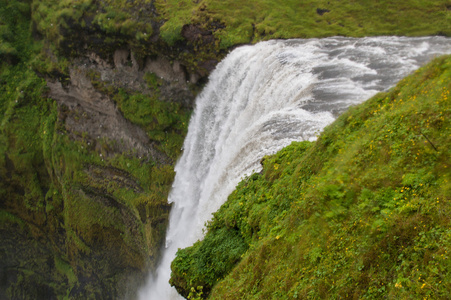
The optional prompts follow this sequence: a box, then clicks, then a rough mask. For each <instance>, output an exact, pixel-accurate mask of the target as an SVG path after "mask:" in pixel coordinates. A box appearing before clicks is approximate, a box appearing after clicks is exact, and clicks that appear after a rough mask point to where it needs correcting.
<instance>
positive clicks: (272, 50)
mask: <svg viewBox="0 0 451 300" xmlns="http://www.w3.org/2000/svg"><path fill="white" fill-rule="evenodd" d="M443 53H451V40H450V39H446V38H442V37H425V38H405V37H401V38H400V37H377V38H362V39H353V38H337V37H335V38H326V39H310V40H288V41H268V42H262V43H259V44H256V45H253V46H242V47H239V48H237V49H235V50H234V51H232V52H231V53H230V54H229V55H228V56H227V57H226V58H225V59H224V60H223V61H222V62H221V63H220V64H218V66H217V68H216V69H215V71H213V73H212V74H211V76H210V78H209V83H208V84H207V86H206V87H205V89H204V90H203V91H202V93H201V94H200V95H199V96H198V97H197V99H196V107H195V110H194V113H193V116H192V117H191V121H190V124H189V128H188V135H187V137H186V139H185V142H184V146H183V147H184V152H183V155H182V157H181V158H180V160H179V161H178V163H177V165H176V167H175V171H176V177H175V180H174V183H173V188H172V191H171V193H170V195H169V199H168V201H169V202H170V203H173V207H172V211H171V215H170V220H169V228H168V231H167V236H166V249H165V251H164V253H163V257H162V261H161V262H160V265H159V267H158V269H157V272H156V274H155V275H154V276H150V279H149V282H148V284H147V286H146V287H145V288H144V289H143V290H141V291H140V299H155V300H156V299H158V300H160V299H179V298H181V297H180V296H179V295H178V294H177V293H176V291H175V290H174V289H173V288H171V287H170V286H169V283H168V280H169V277H170V272H171V270H170V264H171V261H172V260H173V259H174V257H175V253H176V251H177V249H178V248H184V247H187V246H190V245H192V244H193V243H194V242H195V241H197V240H198V239H201V238H202V236H203V234H202V229H203V227H204V224H205V222H207V221H208V220H209V219H210V218H211V214H212V213H213V212H215V211H216V210H218V209H219V207H220V206H221V205H222V204H223V203H224V202H225V201H226V200H227V196H228V195H229V194H230V193H231V192H232V191H233V189H234V188H235V186H236V185H237V184H238V182H239V181H240V179H241V178H243V177H244V176H246V175H250V174H251V173H252V172H258V171H260V169H261V165H260V160H261V158H262V157H263V156H265V155H268V154H273V153H275V152H277V151H278V150H280V149H281V148H283V147H284V146H286V145H288V144H289V143H291V142H292V141H299V140H314V139H315V138H316V135H317V134H318V133H319V132H320V131H321V130H322V129H323V128H324V127H325V126H326V125H328V124H330V123H331V122H332V121H333V120H334V119H335V116H336V115H337V114H339V113H341V112H342V111H344V110H345V109H346V108H348V107H349V106H350V105H354V104H358V103H360V102H362V101H364V100H366V99H368V98H369V97H371V96H373V95H374V94H375V93H377V92H378V91H383V90H386V89H388V88H390V87H391V86H393V85H394V84H395V83H396V82H397V81H398V80H400V79H401V78H402V77H404V76H406V75H407V74H408V73H410V72H412V71H413V70H415V69H416V68H418V67H419V66H420V65H421V64H423V63H425V62H426V61H428V60H430V58H431V57H433V56H434V55H438V54H443Z"/></svg>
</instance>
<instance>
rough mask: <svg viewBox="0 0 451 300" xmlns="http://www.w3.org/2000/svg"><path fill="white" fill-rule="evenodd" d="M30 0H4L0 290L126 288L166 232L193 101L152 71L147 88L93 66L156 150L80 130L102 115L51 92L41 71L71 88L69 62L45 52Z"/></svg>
mask: <svg viewBox="0 0 451 300" xmlns="http://www.w3.org/2000/svg"><path fill="white" fill-rule="evenodd" d="M30 2H31V1H28V2H27V1H24V2H21V1H3V0H2V1H0V298H2V299H56V298H58V299H63V298H70V299H113V298H124V297H125V298H132V297H133V295H134V294H135V293H136V292H137V290H138V286H139V284H140V283H141V282H142V280H143V278H144V277H145V276H146V275H147V272H148V269H149V268H151V267H152V266H153V265H154V264H155V263H156V261H157V259H158V256H159V250H160V247H161V245H162V242H163V241H164V233H165V229H166V223H167V216H168V213H169V209H170V206H169V205H168V204H167V195H168V192H169V188H170V185H171V183H172V179H173V176H174V172H173V167H172V163H173V161H175V159H176V158H177V156H178V155H179V153H180V148H181V145H182V142H183V136H184V134H185V132H186V127H187V125H186V124H187V121H188V117H189V109H188V107H182V106H181V105H180V104H179V103H168V102H164V101H161V100H160V99H159V95H160V92H159V90H158V88H159V86H157V85H156V84H155V82H152V80H149V82H148V84H147V86H146V87H145V88H146V90H147V94H145V95H144V94H142V93H141V92H140V91H133V90H130V89H128V90H125V89H119V88H118V87H115V86H111V85H107V84H106V83H102V82H101V81H100V80H99V79H98V78H94V77H93V78H92V81H93V85H95V86H96V87H97V90H96V93H99V95H102V97H103V98H102V99H104V98H107V97H110V95H109V94H113V93H114V94H116V95H117V96H116V99H115V100H116V101H117V102H118V103H119V106H120V108H121V107H122V106H124V108H123V109H122V110H123V112H122V113H123V114H124V115H126V116H127V117H129V119H130V120H131V121H132V122H133V123H135V125H132V124H130V122H129V123H127V122H128V121H124V122H123V123H121V124H119V125H124V126H125V125H127V126H129V127H131V128H135V127H137V126H141V127H142V130H144V136H145V135H146V134H147V138H148V139H149V144H151V145H150V146H149V145H145V146H146V147H150V148H151V146H152V147H153V148H151V149H153V152H152V153H151V155H149V154H147V155H146V153H145V152H144V151H141V152H142V153H141V152H139V151H138V150H135V149H133V147H131V146H130V143H128V144H127V142H123V141H121V140H118V139H112V138H109V136H107V135H102V136H100V135H99V136H94V135H93V133H92V132H87V131H84V130H77V129H80V128H89V127H96V128H98V127H99V126H102V124H100V123H99V122H98V120H95V119H94V120H92V119H93V118H92V117H91V119H90V118H89V113H90V112H89V111H87V110H84V111H83V110H82V109H81V108H80V105H78V106H75V108H73V107H69V104H66V103H61V102H58V101H56V100H55V99H51V98H49V92H50V91H49V88H48V81H50V80H61V81H63V84H65V88H66V89H68V88H69V85H70V84H71V81H70V80H71V78H69V74H67V73H64V72H68V71H67V70H68V69H69V67H72V68H74V67H73V66H70V64H69V63H68V62H67V60H65V59H64V57H60V58H58V59H56V58H55V57H45V56H43V53H44V52H45V50H43V49H45V46H43V44H44V42H43V41H39V40H34V39H33V37H32V30H30V29H31V27H32V24H31V22H30V20H31V14H32V13H33V12H32V4H31V3H30ZM75 68H76V67H75ZM75 71H80V69H76V70H75ZM44 76H45V77H44ZM148 76H150V77H152V76H151V74H150V75H148ZM46 79H47V80H46ZM101 84H102V85H101ZM119 90H120V92H119ZM111 103H114V102H113V101H111ZM97 104H98V103H97ZM111 106H114V105H113V104H111ZM131 109H136V110H138V111H139V113H136V114H134V115H131ZM107 113H108V112H105V114H107ZM101 114H102V112H100V113H97V114H92V116H100V115H101ZM117 115H118V116H120V115H121V113H119V112H118V113H117ZM69 121H70V122H73V123H74V124H75V125H74V124H72V125H70V124H68V123H69ZM83 124H87V125H83ZM119 125H118V126H119ZM133 126H135V127H133ZM120 129H121V128H117V130H120ZM109 135H110V136H111V133H109ZM132 138H133V137H132ZM155 153H157V154H158V155H157V154H155Z"/></svg>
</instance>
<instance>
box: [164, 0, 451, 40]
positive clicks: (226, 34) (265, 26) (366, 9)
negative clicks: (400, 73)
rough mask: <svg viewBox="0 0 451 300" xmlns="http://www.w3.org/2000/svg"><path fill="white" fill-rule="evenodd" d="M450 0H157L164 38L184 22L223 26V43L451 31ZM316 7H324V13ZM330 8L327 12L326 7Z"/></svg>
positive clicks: (219, 34)
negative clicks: (220, 24)
mask: <svg viewBox="0 0 451 300" xmlns="http://www.w3.org/2000/svg"><path fill="white" fill-rule="evenodd" d="M449 5H450V3H449V1H446V0H438V1H402V2H401V1H397V2H393V1H377V2H374V1H350V0H348V1H344V2H343V1H341V2H337V1H335V2H334V1H325V0H324V1H323V0H313V1H312V0H309V1H302V2H300V1H294V0H288V1H274V0H266V1H244V2H243V1H238V0H227V1H213V0H204V1H198V2H195V1H176V0H157V1H156V7H157V8H158V9H159V11H161V12H162V17H163V18H164V19H166V20H167V22H166V23H165V24H164V25H163V27H162V28H161V34H160V35H161V37H162V38H163V39H164V40H165V41H166V42H168V43H170V44H171V43H174V42H175V41H177V40H180V39H181V36H180V33H181V29H182V27H183V25H185V24H200V26H202V27H207V28H208V27H212V26H213V23H222V24H223V25H224V28H221V29H218V30H216V31H215V32H214V34H215V36H216V37H217V38H218V40H219V42H220V46H221V48H227V47H230V46H233V45H236V44H242V43H249V42H256V41H260V40H268V39H274V38H294V37H298V38H312V37H326V36H334V35H344V36H355V37H361V36H371V35H414V36H417V35H431V34H445V35H450V34H451V31H450V29H449V23H450V20H451V19H450V18H451V12H450V11H449V9H447V6H449ZM317 9H320V10H323V11H325V12H324V13H323V14H322V15H321V14H319V13H317ZM326 10H327V11H326Z"/></svg>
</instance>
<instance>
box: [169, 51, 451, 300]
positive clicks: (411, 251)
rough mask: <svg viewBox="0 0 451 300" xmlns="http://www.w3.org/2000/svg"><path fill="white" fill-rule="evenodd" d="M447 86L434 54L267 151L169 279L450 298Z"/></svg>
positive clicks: (222, 295) (290, 292)
mask: <svg viewBox="0 0 451 300" xmlns="http://www.w3.org/2000/svg"><path fill="white" fill-rule="evenodd" d="M450 91H451V56H447V57H442V58H438V59H435V60H434V61H433V62H431V63H430V64H429V65H427V66H426V67H423V68H421V69H420V70H419V71H417V72H415V73H414V74H413V75H411V76H409V77H407V78H405V79H403V80H402V81H401V82H400V83H399V84H398V85H397V86H396V87H395V88H393V89H391V90H390V91H389V92H386V93H380V94H378V95H376V96H375V97H373V98H372V99H370V100H368V101H367V102H365V103H363V104H361V105H359V106H356V107H353V108H351V109H350V110H349V111H348V112H346V113H345V114H343V115H342V116H340V117H339V118H338V119H337V120H336V121H335V122H334V123H333V124H332V125H330V126H328V127H327V128H326V129H325V130H324V132H323V133H322V134H321V135H320V136H319V138H318V140H317V141H316V142H313V143H310V142H295V143H292V144H291V145H290V146H288V147H286V148H285V149H283V150H282V151H280V152H279V153H277V154H275V155H273V156H271V157H266V158H265V159H264V161H263V165H264V168H263V171H262V172H261V173H260V174H254V175H252V176H251V177H249V178H247V179H245V180H243V181H242V182H241V183H240V184H239V185H238V186H237V188H236V190H235V191H234V192H233V193H232V194H231V195H230V197H229V199H228V201H227V202H226V203H225V204H224V205H223V206H222V207H221V208H220V210H219V211H218V212H217V213H215V215H214V218H213V220H212V221H211V223H210V224H209V225H208V232H207V234H206V236H205V239H204V240H203V241H200V242H197V243H196V244H195V245H194V246H192V247H190V248H186V249H182V250H179V251H178V253H177V257H176V259H175V260H174V261H173V263H172V270H173V274H172V278H171V283H172V284H173V285H175V286H176V288H177V289H178V290H179V291H180V292H181V294H182V295H185V296H190V297H192V298H195V297H196V296H198V295H200V294H201V296H202V297H203V298H206V297H207V296H209V299H288V298H290V299H292V298H295V299H296V298H297V299H326V298H355V299H357V298H359V299H361V298H364V299H381V298H384V297H388V298H390V299H392V298H393V299H408V298H409V299H410V298H412V299H419V298H422V299H445V298H447V297H448V296H449V294H450V292H451V285H450V282H451V272H450V270H451V258H450V253H449V251H451V249H450V245H451V223H450V221H451V220H450V216H451V214H450V213H451V204H450V203H451V202H450V201H451V198H450V195H451V150H450V149H451V99H450ZM210 291H211V293H210Z"/></svg>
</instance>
